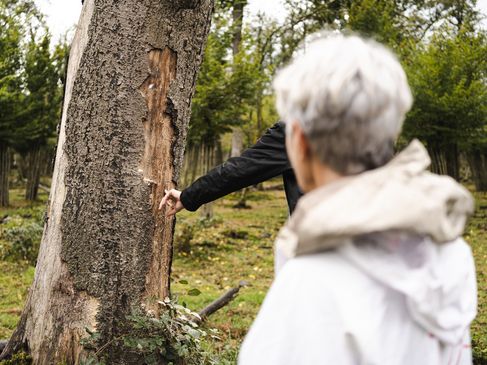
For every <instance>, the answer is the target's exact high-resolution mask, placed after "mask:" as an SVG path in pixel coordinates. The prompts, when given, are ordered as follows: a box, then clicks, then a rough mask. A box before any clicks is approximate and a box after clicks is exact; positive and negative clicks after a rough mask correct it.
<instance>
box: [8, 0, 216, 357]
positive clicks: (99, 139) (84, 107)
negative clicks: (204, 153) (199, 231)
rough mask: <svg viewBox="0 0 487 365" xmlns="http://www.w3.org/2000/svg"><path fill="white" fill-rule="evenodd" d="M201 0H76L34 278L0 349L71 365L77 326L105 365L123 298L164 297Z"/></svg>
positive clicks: (202, 22)
mask: <svg viewBox="0 0 487 365" xmlns="http://www.w3.org/2000/svg"><path fill="white" fill-rule="evenodd" d="M212 9H213V1H212V0H199V1H169V0H157V1H156V0H139V1H129V0H87V1H85V2H84V5H83V9H82V14H81V18H80V21H79V23H78V24H79V25H78V29H77V32H76V35H75V39H74V41H73V44H72V46H71V52H70V57H69V65H68V75H67V81H66V92H65V100H64V104H63V117H62V122H61V125H60V132H59V133H60V134H59V142H58V149H57V154H56V162H55V169H54V175H53V182H52V187H51V194H50V201H49V205H48V211H47V214H46V216H47V222H46V225H45V228H44V235H43V238H42V241H41V247H40V252H39V257H38V261H37V262H38V264H37V267H36V273H35V277H34V283H33V285H32V287H31V290H30V292H29V296H28V299H27V302H26V305H25V308H24V310H23V313H22V315H21V319H20V322H19V325H18V327H17V329H16V331H15V332H14V334H13V336H12V338H11V339H10V341H9V343H8V345H7V347H6V349H5V350H4V352H3V353H2V357H3V358H5V357H7V356H9V355H11V354H12V353H14V352H15V351H17V350H19V349H21V348H24V349H26V350H27V352H29V353H30V354H31V356H32V357H33V359H34V364H58V363H66V364H78V363H80V361H81V360H83V359H84V358H85V357H86V350H85V349H84V348H83V346H82V345H81V343H80V339H81V338H82V337H84V336H85V334H86V332H85V327H88V328H90V329H91V330H96V331H97V332H98V333H99V334H100V336H101V338H100V343H103V344H106V347H105V351H104V353H105V354H106V362H107V363H109V364H140V363H141V360H140V359H137V357H132V356H128V354H124V353H122V350H121V349H120V348H117V345H116V341H114V340H116V339H117V338H119V336H121V335H123V330H124V323H125V321H124V318H125V315H126V314H127V313H129V312H130V309H131V307H132V306H133V305H138V304H139V303H141V302H145V303H146V304H147V305H148V306H149V307H150V306H151V303H152V299H153V298H154V297H157V298H163V297H165V296H167V295H169V273H170V268H171V252H172V233H173V223H174V221H173V219H172V218H165V214H164V212H162V213H159V212H158V211H157V205H158V202H159V201H160V199H161V198H162V196H163V192H164V188H170V187H173V186H175V185H176V182H177V180H178V176H179V170H180V166H181V162H182V157H183V150H184V145H185V138H186V130H187V124H188V121H189V115H190V110H191V109H190V103H191V96H192V94H193V92H194V85H195V79H196V74H197V70H198V68H199V65H200V63H201V59H202V54H203V46H204V44H205V41H206V37H207V34H208V31H209V26H210V20H211V12H212Z"/></svg>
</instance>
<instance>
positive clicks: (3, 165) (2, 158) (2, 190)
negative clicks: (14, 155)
mask: <svg viewBox="0 0 487 365" xmlns="http://www.w3.org/2000/svg"><path fill="white" fill-rule="evenodd" d="M9 173H10V153H9V148H8V146H7V145H6V144H4V143H0V207H7V206H8V204H9V201H8V175H9Z"/></svg>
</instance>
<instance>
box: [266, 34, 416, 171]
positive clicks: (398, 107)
mask: <svg viewBox="0 0 487 365" xmlns="http://www.w3.org/2000/svg"><path fill="white" fill-rule="evenodd" d="M274 89H275V91H276V106H277V110H278V112H279V114H280V116H281V118H283V120H285V121H287V122H288V123H289V122H298V123H300V125H301V127H302V128H303V131H304V133H305V135H306V136H307V138H308V140H309V143H310V145H311V148H312V150H313V152H314V153H315V154H316V155H317V157H318V158H319V159H320V160H321V161H322V162H323V163H325V164H327V165H328V166H330V167H331V168H332V169H334V170H335V171H337V172H339V173H342V174H345V175H352V174H357V173H360V172H363V171H365V170H370V169H373V168H376V167H379V166H382V165H384V164H386V163H387V162H388V161H389V160H390V159H391V158H392V155H393V153H394V142H395V140H396V138H397V137H398V135H399V133H400V131H401V127H402V123H403V121H404V117H405V114H406V112H407V111H408V110H409V109H410V108H411V104H412V96H411V90H410V89H409V85H408V82H407V78H406V74H405V73H404V70H403V69H402V67H401V65H400V64H399V61H398V60H397V58H396V57H395V56H394V54H393V53H392V52H391V51H389V50H388V49H387V48H385V47H384V46H382V45H381V44H379V43H377V42H375V41H372V40H365V39H362V38H360V37H358V36H355V35H349V36H344V35H342V34H336V33H334V34H329V35H328V36H327V37H326V38H323V37H322V38H321V39H318V40H315V41H313V42H312V43H310V44H309V45H308V46H307V47H306V52H305V53H304V54H303V55H299V56H297V57H296V58H295V59H294V60H293V61H292V63H291V64H290V65H288V66H287V67H285V68H284V69H282V70H281V71H280V72H279V73H278V75H277V77H276V79H275V80H274ZM286 129H287V130H290V129H291V128H286Z"/></svg>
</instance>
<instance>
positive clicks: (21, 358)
mask: <svg viewBox="0 0 487 365" xmlns="http://www.w3.org/2000/svg"><path fill="white" fill-rule="evenodd" d="M31 364H32V357H31V356H30V355H28V354H26V353H25V352H18V353H16V354H14V355H13V356H12V358H11V359H8V360H2V361H0V365H31Z"/></svg>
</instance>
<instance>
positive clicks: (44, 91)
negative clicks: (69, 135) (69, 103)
mask: <svg viewBox="0 0 487 365" xmlns="http://www.w3.org/2000/svg"><path fill="white" fill-rule="evenodd" d="M50 43H51V42H50V35H49V33H48V32H47V30H46V31H45V34H44V35H43V36H42V37H41V38H40V40H37V39H36V37H35V35H34V34H31V38H30V41H29V43H28V45H27V52H26V54H25V65H24V69H23V71H24V74H23V76H24V87H25V96H24V98H23V105H24V107H23V111H22V113H21V120H20V122H19V124H20V125H19V128H18V133H19V141H18V142H17V146H16V147H17V149H19V150H20V151H27V150H29V149H31V148H33V146H38V145H45V144H47V141H48V139H49V137H50V136H52V135H53V133H54V132H55V130H56V125H57V124H58V122H59V120H60V111H61V98H62V88H61V85H60V83H59V80H60V77H61V72H62V71H63V64H64V54H63V52H65V51H66V47H65V46H64V45H62V44H60V45H58V46H57V47H56V52H55V53H53V54H51V51H50Z"/></svg>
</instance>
